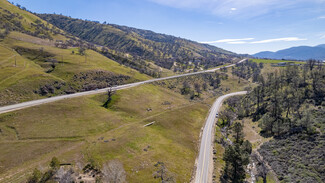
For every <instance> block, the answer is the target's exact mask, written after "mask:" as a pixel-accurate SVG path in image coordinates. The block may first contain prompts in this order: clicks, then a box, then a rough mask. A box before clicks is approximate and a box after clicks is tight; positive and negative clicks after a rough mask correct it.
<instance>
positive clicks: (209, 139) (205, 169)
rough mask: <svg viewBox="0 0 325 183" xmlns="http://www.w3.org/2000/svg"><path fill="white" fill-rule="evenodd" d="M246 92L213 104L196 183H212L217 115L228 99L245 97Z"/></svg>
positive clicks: (203, 138)
mask: <svg viewBox="0 0 325 183" xmlns="http://www.w3.org/2000/svg"><path fill="white" fill-rule="evenodd" d="M246 93H247V92H246V91H241V92H235V93H230V94H227V95H223V96H221V97H219V98H218V99H217V100H216V101H215V102H214V104H213V106H212V108H211V109H210V114H209V116H208V118H207V121H206V123H205V126H204V129H203V133H202V139H201V145H200V153H199V158H198V162H197V168H196V174H195V183H208V182H212V169H211V168H210V167H211V164H212V163H213V159H212V149H213V148H212V147H213V139H214V129H213V128H214V124H215V120H216V113H217V112H218V110H219V109H220V107H221V105H222V102H223V100H224V99H226V98H227V97H231V96H234V95H244V94H246Z"/></svg>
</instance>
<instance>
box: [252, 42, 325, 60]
mask: <svg viewBox="0 0 325 183" xmlns="http://www.w3.org/2000/svg"><path fill="white" fill-rule="evenodd" d="M253 56H254V57H258V58H270V59H294V60H308V59H316V60H324V59H325V44H322V45H318V46H314V47H311V46H298V47H292V48H288V49H284V50H279V51H277V52H270V51H263V52H259V53H256V54H254V55H253Z"/></svg>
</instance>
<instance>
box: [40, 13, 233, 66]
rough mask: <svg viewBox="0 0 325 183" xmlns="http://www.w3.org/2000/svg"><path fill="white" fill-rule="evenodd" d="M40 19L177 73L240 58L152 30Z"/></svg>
mask: <svg viewBox="0 0 325 183" xmlns="http://www.w3.org/2000/svg"><path fill="white" fill-rule="evenodd" d="M38 16H39V17H41V18H42V19H44V20H46V21H48V22H50V23H51V24H53V25H55V26H57V27H58V28H61V29H63V30H65V31H66V32H68V33H71V34H72V35H74V36H76V37H79V38H81V39H83V40H86V41H89V42H92V43H94V44H98V45H102V46H105V47H108V48H109V49H111V50H115V51H118V52H121V53H124V54H127V56H128V57H130V56H131V57H132V58H133V60H135V61H137V60H139V59H140V60H141V59H143V60H151V61H154V63H155V64H157V65H159V66H161V67H164V68H168V69H171V68H172V67H173V68H174V69H175V70H178V69H179V70H184V67H185V69H188V68H190V67H189V65H191V64H193V65H195V66H196V68H200V67H206V68H208V67H215V66H218V65H221V64H222V63H225V62H231V61H232V59H233V58H234V57H235V56H236V54H234V53H231V52H229V51H226V50H223V49H221V48H217V47H214V46H210V45H207V44H200V43H197V42H194V41H190V40H186V39H182V38H177V37H174V36H170V35H165V34H159V33H155V32H152V31H148V30H141V29H136V28H131V27H126V26H119V25H114V24H106V23H105V24H101V23H99V22H94V21H87V20H81V19H74V18H70V17H67V16H63V15H56V14H38ZM175 62H176V64H175ZM182 68H183V69H182Z"/></svg>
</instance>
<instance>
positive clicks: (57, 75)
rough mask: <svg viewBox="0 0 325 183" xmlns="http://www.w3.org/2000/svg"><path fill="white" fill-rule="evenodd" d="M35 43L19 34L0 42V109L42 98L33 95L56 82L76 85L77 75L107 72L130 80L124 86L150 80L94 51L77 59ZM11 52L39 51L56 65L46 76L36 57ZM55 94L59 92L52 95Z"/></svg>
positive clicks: (72, 55) (71, 49) (70, 51)
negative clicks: (47, 55) (15, 49)
mask: <svg viewBox="0 0 325 183" xmlns="http://www.w3.org/2000/svg"><path fill="white" fill-rule="evenodd" d="M18 37H21V38H24V41H21V40H18V39H17V38H18ZM38 39H39V38H35V37H32V36H27V35H25V34H22V33H18V32H12V33H11V34H10V35H9V36H8V37H7V38H6V39H5V40H4V41H3V42H0V73H1V74H0V99H1V102H0V105H8V104H12V103H17V102H23V101H28V100H33V99H38V98H42V96H40V95H38V94H35V93H34V91H36V90H38V89H39V88H40V86H42V85H45V84H47V83H54V82H55V81H58V82H64V83H67V84H71V85H76V83H74V82H73V76H74V75H76V74H79V73H86V72H91V71H109V72H111V73H114V74H117V75H119V74H122V75H125V76H129V77H130V79H129V80H128V81H127V82H135V81H139V80H146V79H149V78H150V77H149V76H147V75H144V74H140V73H139V72H138V71H136V70H133V69H130V68H127V67H125V66H122V65H120V64H118V63H117V62H114V61H112V60H110V59H108V58H106V57H104V56H102V55H101V54H99V53H97V52H95V51H92V50H87V51H86V56H81V55H78V54H72V51H75V52H76V53H78V52H77V49H76V48H70V49H60V48H56V47H53V46H48V45H46V44H45V45H41V44H35V43H34V42H36V41H35V40H38ZM42 44H43V43H42ZM13 48H20V49H28V50H34V52H35V53H39V52H40V51H39V50H41V49H42V50H43V51H44V52H46V53H48V54H50V55H53V58H55V59H56V60H58V61H59V63H57V64H56V67H55V69H54V70H53V71H52V72H51V73H46V71H47V70H49V67H50V66H49V65H48V64H49V63H46V62H44V61H42V60H38V59H33V58H37V56H38V55H37V54H36V55H35V54H23V55H20V54H18V53H17V52H16V51H14V50H13ZM15 60H16V61H15ZM15 63H16V64H15ZM46 64H47V65H48V66H46ZM44 65H45V66H44ZM76 87H78V86H76ZM58 94H60V92H58V93H55V94H54V95H58Z"/></svg>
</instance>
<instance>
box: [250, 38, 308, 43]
mask: <svg viewBox="0 0 325 183" xmlns="http://www.w3.org/2000/svg"><path fill="white" fill-rule="evenodd" d="M304 40H307V39H301V38H298V37H285V38H276V39H265V40H261V41H254V42H251V43H252V44H259V43H273V42H281V41H304Z"/></svg>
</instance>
